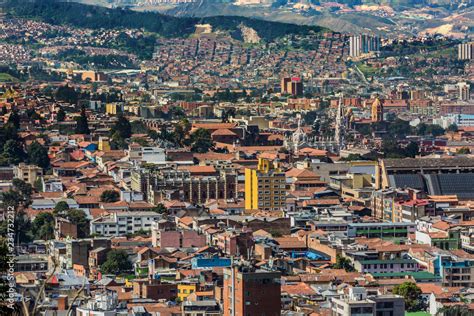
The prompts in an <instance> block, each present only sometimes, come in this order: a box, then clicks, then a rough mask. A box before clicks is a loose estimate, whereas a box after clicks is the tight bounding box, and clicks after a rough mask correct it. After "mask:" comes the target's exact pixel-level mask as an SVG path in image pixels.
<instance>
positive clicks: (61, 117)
mask: <svg viewBox="0 0 474 316" xmlns="http://www.w3.org/2000/svg"><path fill="white" fill-rule="evenodd" d="M65 119H66V112H65V111H64V109H63V108H59V110H58V113H57V115H56V120H57V121H58V122H63V121H64V120H65Z"/></svg>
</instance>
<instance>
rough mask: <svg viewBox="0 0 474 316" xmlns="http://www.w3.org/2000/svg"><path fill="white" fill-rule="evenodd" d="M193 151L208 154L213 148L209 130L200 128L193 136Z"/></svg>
mask: <svg viewBox="0 0 474 316" xmlns="http://www.w3.org/2000/svg"><path fill="white" fill-rule="evenodd" d="M191 144H192V145H191V150H192V151H193V152H197V153H206V152H208V151H209V149H210V148H212V139H211V133H210V132H209V131H208V130H207V129H203V128H198V129H197V130H196V131H195V132H194V133H192V134H191Z"/></svg>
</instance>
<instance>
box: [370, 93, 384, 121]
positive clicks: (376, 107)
mask: <svg viewBox="0 0 474 316" xmlns="http://www.w3.org/2000/svg"><path fill="white" fill-rule="evenodd" d="M371 112H372V122H382V121H383V105H382V102H381V101H380V99H379V98H376V99H375V101H374V103H372V109H371Z"/></svg>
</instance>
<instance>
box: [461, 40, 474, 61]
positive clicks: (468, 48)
mask: <svg viewBox="0 0 474 316" xmlns="http://www.w3.org/2000/svg"><path fill="white" fill-rule="evenodd" d="M458 59H459V60H471V59H474V42H470V43H461V44H458Z"/></svg>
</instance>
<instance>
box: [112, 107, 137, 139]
mask: <svg viewBox="0 0 474 316" xmlns="http://www.w3.org/2000/svg"><path fill="white" fill-rule="evenodd" d="M117 117H118V121H117V123H115V125H114V126H113V127H112V129H111V130H110V133H111V135H113V134H115V133H118V134H119V135H120V137H121V138H123V139H127V138H130V137H131V136H132V125H130V122H129V121H128V119H127V118H126V117H125V116H124V115H123V114H122V113H119V114H118V116H117Z"/></svg>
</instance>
